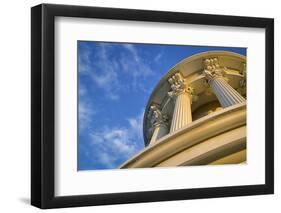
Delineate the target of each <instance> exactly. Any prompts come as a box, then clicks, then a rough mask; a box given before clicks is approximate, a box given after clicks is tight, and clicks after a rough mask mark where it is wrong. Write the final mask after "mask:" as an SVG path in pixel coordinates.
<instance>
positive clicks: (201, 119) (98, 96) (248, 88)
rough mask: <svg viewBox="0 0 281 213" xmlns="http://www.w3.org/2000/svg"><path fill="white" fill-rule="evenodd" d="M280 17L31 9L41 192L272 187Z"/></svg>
mask: <svg viewBox="0 0 281 213" xmlns="http://www.w3.org/2000/svg"><path fill="white" fill-rule="evenodd" d="M273 30H274V21H273V19H270V18H254V17H238V16H222V15H209V14H191V13H177V12H164V11H147V10H129V9H113V8H100V7H86V6H66V5H51V4H42V5H38V6H35V7H33V8H32V9H31V39H32V42H31V43H32V44H31V45H32V46H31V50H32V55H31V58H32V63H31V72H32V73H31V76H32V79H31V82H32V85H31V89H32V92H31V95H32V103H31V105H32V117H31V120H32V139H31V148H32V150H31V153H32V154H31V203H32V205H34V206H37V207H40V208H59V207H74V206H87V205H105V204H121V203H136V202H153V201H168V200H181V199H197V198H214V197H226V196H243V195H259V194H271V193H273V191H274V181H273V180H274V179H273V178H274V175H273V172H274V160H273V159H274V156H273V154H274V152H273V145H274V144H273V140H274V32H273Z"/></svg>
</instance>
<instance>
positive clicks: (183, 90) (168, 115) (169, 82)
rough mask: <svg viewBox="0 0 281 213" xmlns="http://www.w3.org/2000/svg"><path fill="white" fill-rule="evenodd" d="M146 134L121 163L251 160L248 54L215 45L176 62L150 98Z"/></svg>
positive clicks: (154, 164)
mask: <svg viewBox="0 0 281 213" xmlns="http://www.w3.org/2000/svg"><path fill="white" fill-rule="evenodd" d="M143 135H144V144H145V148H144V149H143V150H142V151H141V152H140V153H138V154H137V155H135V156H133V157H132V158H131V159H129V160H128V161H126V162H125V163H124V164H123V165H121V167H120V168H147V167H163V166H188V165H209V164H211V165H213V164H235V163H244V162H246V57H245V56H243V55H240V54H237V53H233V52H228V51H209V52H204V53H200V54H196V55H193V56H191V57H188V58H186V59H184V60H182V61H181V62H180V63H178V64H176V65H175V66H174V67H172V68H171V69H170V70H169V71H168V72H167V73H166V75H165V76H163V77H162V79H161V80H160V81H159V82H158V84H157V86H156V87H155V89H154V90H153V92H152V94H151V96H150V98H149V100H148V103H147V106H146V109H145V113H144V120H143Z"/></svg>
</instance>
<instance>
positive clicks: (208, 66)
mask: <svg viewBox="0 0 281 213" xmlns="http://www.w3.org/2000/svg"><path fill="white" fill-rule="evenodd" d="M203 64H204V71H203V74H204V75H205V77H206V79H207V80H211V79H214V78H216V77H222V76H223V75H224V73H225V70H226V68H225V67H221V66H220V64H219V60H218V58H217V57H214V58H207V59H205V60H203Z"/></svg>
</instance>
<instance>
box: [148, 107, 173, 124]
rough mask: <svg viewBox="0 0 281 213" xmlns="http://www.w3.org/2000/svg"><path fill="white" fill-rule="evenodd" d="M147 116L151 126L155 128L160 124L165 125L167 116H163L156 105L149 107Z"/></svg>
mask: <svg viewBox="0 0 281 213" xmlns="http://www.w3.org/2000/svg"><path fill="white" fill-rule="evenodd" d="M149 114H150V116H151V124H152V125H153V126H157V125H160V124H165V125H166V124H167V121H168V116H167V115H165V114H163V113H162V112H161V111H160V109H159V107H158V106H157V105H151V106H150V111H149Z"/></svg>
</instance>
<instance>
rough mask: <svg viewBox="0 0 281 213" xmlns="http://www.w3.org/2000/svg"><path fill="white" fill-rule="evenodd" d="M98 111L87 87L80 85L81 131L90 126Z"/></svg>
mask: <svg viewBox="0 0 281 213" xmlns="http://www.w3.org/2000/svg"><path fill="white" fill-rule="evenodd" d="M96 113H97V111H96V109H95V108H94V104H93V99H91V100H90V99H89V98H88V91H87V88H86V87H85V86H83V85H79V103H78V118H79V132H81V131H83V130H84V129H85V128H87V127H89V124H90V123H91V121H92V120H93V116H94V115H95V114H96Z"/></svg>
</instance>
